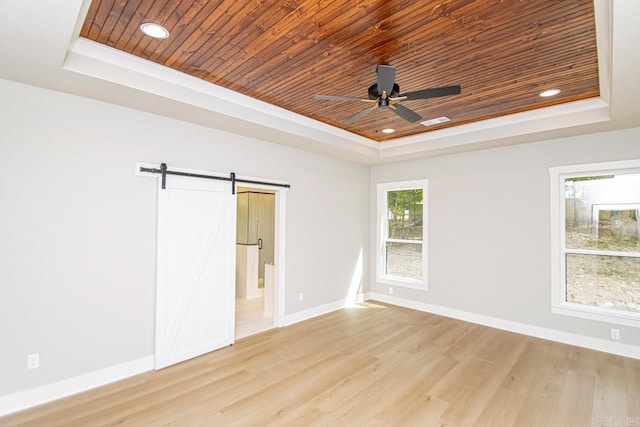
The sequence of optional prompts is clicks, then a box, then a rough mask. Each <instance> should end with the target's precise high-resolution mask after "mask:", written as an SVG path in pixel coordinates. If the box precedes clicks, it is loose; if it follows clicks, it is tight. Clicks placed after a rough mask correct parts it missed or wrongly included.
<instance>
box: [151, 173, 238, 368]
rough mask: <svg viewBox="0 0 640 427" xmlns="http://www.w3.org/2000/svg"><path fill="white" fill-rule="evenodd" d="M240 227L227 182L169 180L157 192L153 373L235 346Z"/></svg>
mask: <svg viewBox="0 0 640 427" xmlns="http://www.w3.org/2000/svg"><path fill="white" fill-rule="evenodd" d="M235 222H236V199H235V195H232V194H231V187H230V185H229V183H227V182H223V181H216V180H206V179H196V178H184V177H173V176H170V177H168V178H167V182H166V189H159V193H158V260H157V262H158V271H157V287H156V348H155V365H156V369H160V368H163V367H165V366H169V365H172V364H175V363H178V362H181V361H184V360H187V359H190V358H192V357H196V356H199V355H201V354H204V353H207V352H210V351H213V350H216V349H218V348H221V347H224V346H227V345H230V344H232V343H233V341H234V319H235V237H236V236H235V230H236V225H235Z"/></svg>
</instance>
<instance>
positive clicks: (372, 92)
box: [368, 83, 400, 99]
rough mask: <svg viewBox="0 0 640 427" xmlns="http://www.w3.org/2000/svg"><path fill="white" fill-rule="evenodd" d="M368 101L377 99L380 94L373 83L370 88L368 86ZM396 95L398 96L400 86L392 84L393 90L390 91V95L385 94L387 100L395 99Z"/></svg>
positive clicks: (376, 85)
mask: <svg viewBox="0 0 640 427" xmlns="http://www.w3.org/2000/svg"><path fill="white" fill-rule="evenodd" d="M368 92H369V99H378V98H379V97H380V96H381V95H382V93H378V84H377V83H374V84H372V85H371V86H369V91H368ZM398 95H400V86H399V85H398V84H397V83H394V84H393V89H392V90H391V93H388V94H387V97H388V98H395V97H397V96H398Z"/></svg>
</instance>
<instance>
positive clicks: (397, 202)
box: [377, 180, 427, 289]
mask: <svg viewBox="0 0 640 427" xmlns="http://www.w3.org/2000/svg"><path fill="white" fill-rule="evenodd" d="M377 224H378V233H377V235H378V258H377V277H378V281H379V282H381V283H386V284H391V285H399V286H406V287H410V288H416V289H427V256H426V241H427V232H426V224H427V181H426V180H420V181H405V182H397V183H388V184H378V222H377Z"/></svg>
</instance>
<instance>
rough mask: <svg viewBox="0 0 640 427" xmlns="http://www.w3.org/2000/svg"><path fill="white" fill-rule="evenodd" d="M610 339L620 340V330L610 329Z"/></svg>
mask: <svg viewBox="0 0 640 427" xmlns="http://www.w3.org/2000/svg"><path fill="white" fill-rule="evenodd" d="M611 339H612V340H619V339H620V329H615V328H611Z"/></svg>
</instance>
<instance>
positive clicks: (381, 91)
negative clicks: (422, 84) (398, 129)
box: [314, 65, 460, 125]
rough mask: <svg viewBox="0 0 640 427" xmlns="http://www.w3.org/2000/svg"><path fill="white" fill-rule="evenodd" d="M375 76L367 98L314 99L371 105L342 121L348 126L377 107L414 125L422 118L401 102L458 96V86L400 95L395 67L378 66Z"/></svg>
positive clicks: (323, 96) (326, 96) (319, 97)
mask: <svg viewBox="0 0 640 427" xmlns="http://www.w3.org/2000/svg"><path fill="white" fill-rule="evenodd" d="M377 75H378V79H377V82H376V83H374V84H373V85H371V86H369V98H356V97H350V96H332V95H316V96H315V97H314V98H315V99H319V100H324V101H358V102H367V103H371V104H372V105H371V106H370V107H367V108H365V109H364V110H362V111H360V112H359V113H358V114H356V115H355V116H352V117H349V118H348V119H347V120H345V121H344V122H345V124H348V125H350V124H352V123H353V122H355V121H356V120H358V119H360V118H362V117H364V116H366V115H367V114H368V113H370V112H371V111H373V110H375V109H376V108H379V107H380V108H389V109H391V111H393V112H394V113H396V114H397V115H398V116H400V117H402V118H403V119H405V120H407V121H409V122H411V123H415V122H417V121H418V120H421V119H422V117H421V116H420V115H419V114H417V113H416V112H415V111H413V110H410V109H409V108H407V107H405V106H404V105H400V103H401V102H402V101H410V100H413V99H429V98H436V97H439V96H448V95H458V94H460V85H453V86H442V87H434V88H430V89H422V90H417V91H414V92H407V93H403V94H400V86H399V85H398V84H397V83H396V82H395V78H396V67H393V66H391V65H378V69H377Z"/></svg>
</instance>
